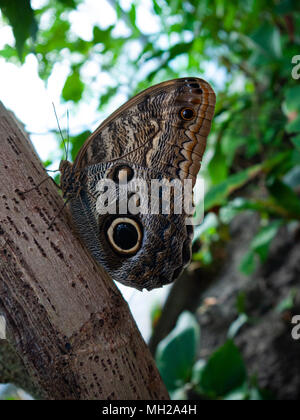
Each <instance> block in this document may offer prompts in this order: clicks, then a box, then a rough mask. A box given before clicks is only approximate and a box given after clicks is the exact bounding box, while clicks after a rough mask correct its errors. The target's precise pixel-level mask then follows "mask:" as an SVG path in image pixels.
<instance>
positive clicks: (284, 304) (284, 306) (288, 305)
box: [275, 290, 297, 313]
mask: <svg viewBox="0 0 300 420" xmlns="http://www.w3.org/2000/svg"><path fill="white" fill-rule="evenodd" d="M296 295H297V291H296V290H292V291H291V292H290V294H289V296H288V297H287V298H286V299H284V300H283V301H281V302H280V303H279V304H278V305H277V306H276V308H275V311H276V312H277V313H282V312H285V311H290V310H292V309H293V307H294V305H295V297H296Z"/></svg>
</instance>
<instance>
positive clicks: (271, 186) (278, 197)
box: [267, 179, 300, 217]
mask: <svg viewBox="0 0 300 420" xmlns="http://www.w3.org/2000/svg"><path fill="white" fill-rule="evenodd" d="M267 187H268V190H269V192H270V194H271V195H272V197H273V199H274V200H275V202H276V203H277V204H278V205H279V206H282V207H283V208H285V209H286V210H287V211H288V212H289V213H291V214H293V215H294V216H295V217H300V200H299V197H298V196H297V194H296V193H295V192H294V191H293V190H292V189H291V188H290V187H288V186H287V185H286V184H284V183H283V182H282V181H280V180H279V179H275V180H273V179H269V181H268V183H267Z"/></svg>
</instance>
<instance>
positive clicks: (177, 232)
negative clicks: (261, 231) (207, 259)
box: [60, 78, 216, 290]
mask: <svg viewBox="0 0 300 420" xmlns="http://www.w3.org/2000/svg"><path fill="white" fill-rule="evenodd" d="M215 101H216V98H215V94H214V91H213V89H212V88H211V86H210V85H209V84H208V83H207V82H206V81H204V80H202V79H198V78H183V79H176V80H170V81H167V82H163V83H160V84H158V85H156V86H153V87H150V88H149V89H146V90H145V91H143V92H141V93H139V94H138V95H137V96H135V97H134V98H132V99H130V100H129V101H128V102H127V103H125V104H124V105H123V106H121V107H120V108H119V109H118V110H117V111H115V112H114V113H113V114H112V115H111V116H110V117H109V118H107V119H106V120H105V121H104V122H103V123H102V124H101V125H100V126H99V127H98V128H97V129H96V131H95V132H94V133H93V134H91V136H90V137H89V138H88V139H87V140H86V142H85V143H84V145H83V147H82V148H81V150H80V151H79V153H78V156H77V158H76V160H75V162H74V164H71V163H70V162H68V161H62V162H61V165H60V171H61V187H62V190H63V194H64V197H65V198H66V199H67V200H68V201H69V206H70V210H71V213H72V216H73V220H74V223H75V226H76V229H77V231H78V233H79V235H80V236H81V238H82V239H83V241H84V242H85V244H86V246H87V247H88V249H89V250H90V252H91V253H92V255H93V256H94V258H95V259H96V260H97V261H98V262H99V263H100V264H101V265H102V266H103V267H104V268H105V269H106V271H107V272H108V273H110V275H111V276H112V278H113V279H114V280H117V281H119V282H121V283H123V284H125V285H127V286H131V287H135V288H136V289H139V290H142V289H143V288H146V289H148V290H151V289H153V288H156V287H161V286H163V285H165V284H167V283H170V282H172V281H173V280H175V279H176V278H177V277H178V276H179V274H180V273H181V271H182V270H183V268H184V267H185V266H186V265H187V264H188V263H189V261H190V258H191V242H192V236H193V228H192V226H190V225H187V223H186V221H187V218H188V216H189V215H188V214H187V213H186V212H185V211H182V212H181V214H177V213H176V212H175V211H174V205H171V206H170V211H169V214H163V212H162V211H160V212H157V213H158V214H153V212H151V211H149V212H139V213H138V214H133V213H132V212H130V211H129V210H128V208H127V211H124V209H122V212H120V211H117V212H116V214H110V213H109V212H108V213H107V214H102V213H100V212H99V210H98V206H97V202H98V200H101V199H102V198H101V195H100V193H99V188H98V185H99V182H100V181H106V180H110V181H111V183H113V184H114V185H115V186H116V191H120V185H121V184H124V183H125V184H126V183H127V184H128V185H129V184H131V185H135V181H137V180H143V181H144V183H146V186H148V187H149V190H150V184H151V181H152V180H162V179H164V180H168V181H172V180H179V181H182V182H183V181H184V180H187V179H190V180H191V183H192V185H194V183H195V181H196V176H197V174H198V171H199V169H200V164H201V160H202V156H203V153H204V151H205V146H206V139H207V136H208V134H209V131H210V127H211V121H212V118H213V114H214V106H215ZM124 180H125V181H124ZM123 186H124V185H123ZM149 190H148V192H149ZM148 192H147V193H146V194H148ZM130 194H131V195H132V189H131V190H130V188H129V189H128V197H127V198H128V199H129V198H130ZM118 197H120V194H119V195H115V196H114V198H112V202H114V204H116V207H117V208H118V209H119V210H120V207H121V203H120V202H119V201H118V200H121V199H120V198H119V199H118ZM107 200H108V201H109V199H108V198H107ZM158 201H159V202H160V204H161V202H162V194H161V193H160V194H159V198H158Z"/></svg>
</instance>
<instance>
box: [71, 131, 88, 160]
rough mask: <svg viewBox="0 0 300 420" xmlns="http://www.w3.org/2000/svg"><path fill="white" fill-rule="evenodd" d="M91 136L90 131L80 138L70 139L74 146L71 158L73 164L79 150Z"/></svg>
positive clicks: (73, 137) (79, 136) (82, 134)
mask: <svg viewBox="0 0 300 420" xmlns="http://www.w3.org/2000/svg"><path fill="white" fill-rule="evenodd" d="M90 134H91V132H90V131H89V130H86V131H83V133H80V134H78V136H72V137H70V142H71V144H72V151H71V156H72V160H73V162H74V161H75V159H76V156H77V155H78V152H79V150H80V149H81V147H82V146H83V143H84V142H85V141H86V140H87V138H88V137H89V136H90Z"/></svg>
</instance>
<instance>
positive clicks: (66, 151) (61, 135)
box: [52, 102, 68, 159]
mask: <svg viewBox="0 0 300 420" xmlns="http://www.w3.org/2000/svg"><path fill="white" fill-rule="evenodd" d="M52 105H53V109H54V114H55V118H56V122H57V126H58V130H59V133H60V137H61V139H62V142H63V145H64V149H65V154H66V159H68V149H67V146H66V142H65V139H64V136H63V134H62V131H61V128H60V124H59V120H58V116H57V113H56V109H55V105H54V102H52Z"/></svg>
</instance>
